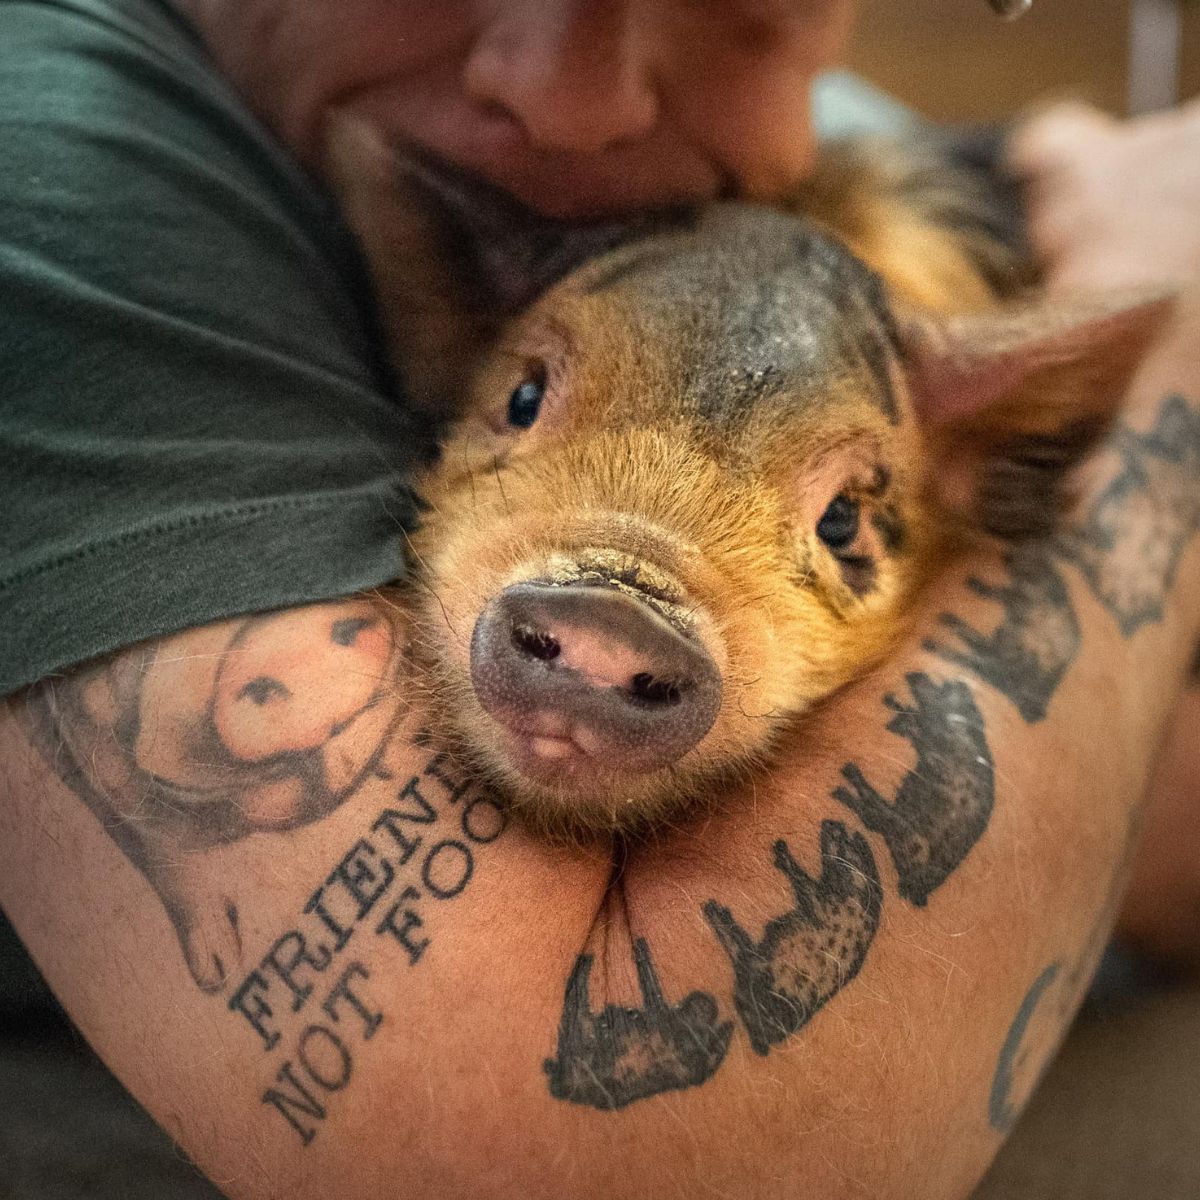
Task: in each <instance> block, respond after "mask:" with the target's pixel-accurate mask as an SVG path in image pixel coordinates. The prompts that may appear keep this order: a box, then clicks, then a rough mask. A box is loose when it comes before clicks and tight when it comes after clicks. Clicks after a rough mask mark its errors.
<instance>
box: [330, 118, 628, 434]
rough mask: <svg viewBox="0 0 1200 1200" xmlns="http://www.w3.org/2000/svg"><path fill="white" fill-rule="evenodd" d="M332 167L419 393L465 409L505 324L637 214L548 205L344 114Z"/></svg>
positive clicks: (401, 362)
mask: <svg viewBox="0 0 1200 1200" xmlns="http://www.w3.org/2000/svg"><path fill="white" fill-rule="evenodd" d="M324 167H325V174H326V178H327V179H328V181H329V183H330V184H331V185H332V187H333V188H334V191H335V194H336V195H337V197H338V199H339V201H340V202H341V205H342V209H343V212H344V214H345V216H346V219H347V221H348V222H349V224H350V227H351V229H352V230H353V231H354V233H355V234H356V235H357V236H358V239H359V241H360V243H361V244H362V247H363V250H364V251H365V253H366V257H367V261H368V264H369V266H370V269H371V274H372V277H373V280H374V284H375V291H376V298H377V300H378V302H379V307H380V314H381V318H382V321H383V327H384V333H385V336H386V337H387V339H388V341H389V343H390V348H391V350H392V353H393V356H394V359H395V362H396V365H397V367H398V368H399V370H400V373H401V375H402V377H403V378H404V380H405V383H406V384H407V386H408V390H409V393H410V399H411V401H412V402H413V403H414V404H417V405H418V406H420V407H422V408H426V409H428V410H430V411H431V412H432V413H434V414H435V415H437V416H453V415H454V413H455V407H456V402H457V401H458V400H459V399H460V398H461V396H462V385H463V384H464V383H465V381H466V378H467V377H468V376H469V374H470V372H471V370H472V369H473V368H474V367H475V366H476V364H477V362H478V358H479V355H480V354H481V353H482V352H483V351H484V350H486V348H487V347H488V346H489V345H490V344H491V343H492V342H493V341H494V340H495V338H496V337H497V335H498V334H499V331H500V330H501V328H502V327H503V325H504V323H505V322H506V321H508V320H510V319H511V318H512V317H513V316H515V315H516V314H517V313H518V312H520V311H521V310H522V309H523V308H525V307H526V306H528V305H529V304H531V303H532V302H533V301H534V300H535V299H536V298H537V297H538V296H539V295H540V294H541V292H543V291H544V290H545V289H546V288H548V287H549V286H550V285H551V284H553V283H554V282H556V281H557V280H558V279H559V278H561V277H562V276H563V275H565V274H567V272H568V271H570V270H571V269H572V267H574V266H575V265H577V264H578V263H580V262H581V261H583V259H585V258H587V257H590V256H591V255H593V254H596V253H599V252H600V251H602V250H604V249H608V248H610V247H612V246H614V245H616V244H617V243H619V242H620V241H621V240H624V239H625V238H627V237H628V236H630V227H629V225H628V224H626V223H617V222H613V221H592V222H579V223H574V222H566V221H560V220H555V219H552V218H549V217H544V216H541V215H540V214H538V213H536V212H534V211H533V210H532V209H530V208H527V207H526V206H525V205H523V204H521V203H519V202H518V201H516V200H514V199H513V198H512V197H511V196H509V195H508V194H507V193H506V192H504V191H502V190H501V189H500V188H497V187H495V186H494V185H492V184H490V183H488V182H487V181H485V180H483V179H481V178H478V177H476V176H474V175H471V174H470V173H469V172H466V171H463V170H460V169H459V168H456V167H454V166H452V165H450V164H448V163H445V162H442V161H440V160H438V159H435V158H433V157H432V156H431V155H429V154H428V153H427V152H425V151H423V150H421V149H419V148H417V147H414V146H407V145H406V146H391V145H388V144H387V143H386V142H385V140H384V138H383V137H382V135H381V134H380V133H379V132H378V130H376V129H375V128H374V127H373V126H371V125H369V124H367V123H366V122H365V121H363V120H362V119H361V118H358V117H353V116H350V115H349V114H346V113H335V114H334V115H333V116H332V117H331V118H330V119H329V122H328V124H327V126H326V131H325V160H324Z"/></svg>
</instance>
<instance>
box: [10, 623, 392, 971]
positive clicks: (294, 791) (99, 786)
mask: <svg viewBox="0 0 1200 1200" xmlns="http://www.w3.org/2000/svg"><path fill="white" fill-rule="evenodd" d="M298 644H299V645H302V646H303V652H304V654H306V655H308V656H310V660H311V661H312V662H315V663H316V664H318V665H319V668H320V669H319V670H318V671H316V672H315V673H314V672H313V671H309V672H307V673H306V672H305V671H299V670H297V667H296V661H297V660H296V655H295V648H296V646H297V645H298ZM398 661H399V649H398V647H397V646H396V645H395V644H394V636H393V633H392V630H391V627H390V626H389V625H388V623H387V621H386V619H385V618H384V617H383V616H382V615H381V614H380V613H379V612H378V611H377V610H376V609H375V608H374V607H373V606H372V604H371V603H370V602H368V601H365V600H353V601H345V602H341V603H337V604H329V605H320V606H313V607H312V608H308V609H299V610H295V611H293V612H287V613H275V614H269V615H267V616H262V617H252V618H249V619H246V620H244V621H239V622H229V623H226V624H224V625H220V626H212V627H209V628H207V629H201V630H197V631H193V632H192V633H189V634H183V635H179V636H178V637H176V638H168V639H165V640H163V641H162V642H159V643H157V644H156V645H155V646H154V647H152V648H150V649H146V650H131V651H126V652H124V653H122V654H119V655H116V656H115V657H113V658H112V659H110V660H108V661H107V662H103V663H100V664H98V665H94V666H91V667H88V668H85V669H83V670H81V671H79V672H77V673H76V674H74V675H72V676H70V677H68V678H66V679H54V680H50V681H48V682H47V683H44V684H42V685H40V686H38V687H37V688H34V689H32V690H31V691H30V692H29V693H28V695H27V698H26V703H25V705H24V706H23V708H22V709H18V712H19V713H20V715H21V717H22V719H23V721H24V724H25V726H26V729H27V730H28V732H29V735H30V737H31V740H33V742H34V744H35V745H37V746H38V748H39V749H40V751H41V753H42V755H43V757H44V758H45V759H46V761H47V763H48V764H49V765H50V766H51V767H52V768H53V769H54V770H55V772H56V773H57V774H58V776H59V778H60V779H62V781H63V782H64V783H65V784H66V785H67V787H68V788H69V789H70V790H71V791H72V792H74V793H75V795H77V796H78V797H79V798H80V799H82V800H83V801H84V802H85V803H86V804H87V805H88V807H89V808H90V809H91V810H92V812H93V813H94V814H95V815H96V817H97V818H98V820H99V821H100V823H101V825H102V826H103V827H104V829H105V831H106V832H107V833H108V834H109V836H110V837H111V838H112V839H113V840H114V841H115V842H116V843H117V845H118V846H120V848H121V849H122V851H123V852H124V853H125V855H126V857H128V858H129V860H130V861H131V862H132V863H133V864H134V866H135V867H137V868H138V870H140V871H141V872H142V874H143V875H144V876H145V878H146V880H147V881H148V882H149V884H150V886H151V887H152V888H153V889H154V891H155V892H156V893H157V895H158V897H159V899H160V901H161V902H162V905H163V907H164V909H165V910H166V912H167V915H168V916H169V917H170V919H171V922H172V924H173V925H174V927H175V930H176V933H177V935H178V938H179V943H180V947H181V948H182V950H183V954H184V957H185V959H186V962H187V965H188V968H189V970H190V971H191V974H192V977H193V978H194V979H195V981H196V983H197V984H198V985H199V986H200V987H201V988H203V989H204V990H205V991H218V990H220V989H221V988H222V987H223V986H224V984H225V982H226V980H227V979H228V977H229V975H230V974H231V973H232V972H233V971H234V970H235V969H236V968H237V967H238V965H239V963H240V960H241V956H242V941H241V934H240V931H239V925H238V914H237V908H236V906H235V905H234V903H233V902H232V900H231V899H230V898H229V897H228V896H227V895H226V894H225V892H224V889H223V886H222V885H221V883H220V882H219V881H217V880H215V879H213V878H212V877H211V876H210V874H209V873H208V872H206V871H205V870H204V867H203V859H202V858H201V857H200V855H199V852H200V851H204V850H207V849H211V848H212V847H215V846H220V845H225V844H228V843H230V842H235V841H238V840H240V839H242V838H244V837H247V836H249V835H250V834H253V833H260V832H279V831H283V830H287V829H293V828H296V827H297V826H300V825H305V824H308V823H310V822H313V821H317V820H319V819H320V818H321V817H323V816H325V815H326V814H328V813H330V812H332V811H333V810H334V809H336V808H338V807H339V806H340V805H342V804H343V803H345V801H346V800H347V799H348V798H349V797H350V796H352V795H354V794H355V793H356V792H357V791H358V790H359V789H360V788H361V787H362V786H363V785H364V783H365V782H366V781H368V780H369V779H371V778H372V777H373V776H374V772H375V770H376V767H377V766H378V762H379V756H380V754H381V753H382V752H383V749H384V747H385V746H386V745H387V744H388V741H389V739H390V738H391V736H392V733H393V731H394V729H395V727H396V725H397V723H398V721H399V718H400V713H401V701H400V699H399V698H398V696H397V695H396V689H395V688H394V687H393V686H392V679H393V676H394V673H395V670H396V667H397V664H398ZM347 680H348V681H350V683H349V684H348V685H346V686H340V687H334V688H327V687H325V685H326V684H328V683H329V682H330V681H340V682H341V683H342V684H345V683H346V681H347Z"/></svg>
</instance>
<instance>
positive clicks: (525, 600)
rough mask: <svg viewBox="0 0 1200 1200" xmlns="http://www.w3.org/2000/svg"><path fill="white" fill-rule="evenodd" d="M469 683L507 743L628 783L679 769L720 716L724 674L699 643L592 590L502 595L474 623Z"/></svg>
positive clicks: (552, 588)
mask: <svg viewBox="0 0 1200 1200" xmlns="http://www.w3.org/2000/svg"><path fill="white" fill-rule="evenodd" d="M471 682H472V684H473V686H474V689H475V694H476V696H477V697H478V699H479V703H480V705H481V706H482V707H483V709H484V711H485V712H487V713H488V714H489V715H490V716H491V717H492V718H493V719H494V720H495V721H497V722H498V723H499V724H500V725H501V726H503V727H504V728H505V729H506V730H507V731H508V733H509V734H510V735H511V736H512V737H514V738H516V739H518V740H524V742H525V743H527V744H528V745H530V746H532V745H534V744H535V743H536V744H542V743H543V742H545V740H546V739H550V740H551V741H553V742H554V743H555V744H556V745H558V746H561V747H566V749H565V750H563V751H562V753H564V754H566V753H577V754H579V755H582V756H586V757H588V758H593V759H597V760H598V765H600V766H603V767H606V768H609V769H611V768H612V767H613V766H615V765H617V766H619V767H620V769H621V770H622V771H627V772H635V773H644V772H648V771H653V770H658V769H660V768H663V767H667V766H670V765H671V764H672V763H674V762H676V761H677V760H678V759H680V758H681V757H682V756H683V755H684V754H686V753H687V752H688V751H689V750H691V749H692V748H693V747H694V746H696V744H697V743H699V742H700V740H701V739H702V738H703V737H704V735H705V734H706V733H707V732H708V731H709V729H710V728H711V726H712V724H713V721H714V720H715V719H716V716H717V713H718V711H719V710H720V707H721V691H722V688H721V675H720V672H719V671H718V669H717V666H716V664H715V663H714V662H713V660H712V658H711V656H710V655H709V653H708V651H707V650H705V648H704V647H703V646H702V645H701V644H700V643H699V642H698V641H696V640H695V639H694V638H692V637H690V636H688V635H687V634H686V633H684V632H682V631H681V630H679V629H677V628H675V627H674V626H673V625H672V624H671V623H670V622H669V621H667V620H666V618H664V617H663V616H661V615H660V614H659V613H658V612H656V611H655V610H654V609H653V608H652V607H651V606H650V604H648V603H646V602H643V601H642V600H639V599H638V598H636V597H634V596H630V595H628V594H627V593H626V592H623V591H620V590H618V589H616V588H613V587H605V586H597V585H591V584H583V585H567V586H564V585H555V584H547V583H538V582H532V583H520V584H514V585H512V586H510V587H508V588H505V589H504V591H502V592H501V593H500V595H499V596H497V597H496V598H495V599H494V600H492V602H491V603H490V604H489V605H488V606H487V608H485V609H484V611H483V613H482V614H481V615H480V617H479V619H478V621H477V622H476V625H475V632H474V635H473V637H472V640H471Z"/></svg>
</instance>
